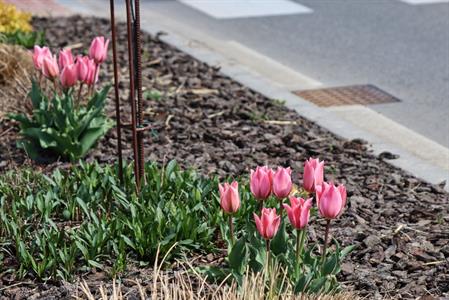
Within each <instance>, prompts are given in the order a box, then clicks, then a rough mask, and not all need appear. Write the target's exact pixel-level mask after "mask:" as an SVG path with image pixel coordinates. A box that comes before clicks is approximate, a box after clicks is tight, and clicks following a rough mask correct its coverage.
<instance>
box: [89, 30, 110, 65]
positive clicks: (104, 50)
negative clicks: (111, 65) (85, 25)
mask: <svg viewBox="0 0 449 300" xmlns="http://www.w3.org/2000/svg"><path fill="white" fill-rule="evenodd" d="M108 45H109V40H106V42H105V40H104V37H103V36H98V37H96V38H94V39H93V40H92V43H91V44H90V48H89V57H90V58H91V59H93V60H94V61H95V63H96V64H101V63H102V62H104V61H105V60H106V57H107V56H108Z"/></svg>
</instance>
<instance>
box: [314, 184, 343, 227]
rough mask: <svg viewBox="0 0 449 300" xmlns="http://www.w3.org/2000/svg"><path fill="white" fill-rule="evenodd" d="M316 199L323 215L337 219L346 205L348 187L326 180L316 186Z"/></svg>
mask: <svg viewBox="0 0 449 300" xmlns="http://www.w3.org/2000/svg"><path fill="white" fill-rule="evenodd" d="M316 201H317V205H318V210H319V212H320V214H321V216H323V217H324V218H326V219H328V220H330V219H335V218H336V217H338V215H339V214H340V213H341V212H342V210H343V208H344V206H345V205H346V188H345V186H344V185H339V186H338V187H336V186H335V185H334V184H332V183H331V184H329V183H327V182H324V183H323V184H322V185H320V186H317V187H316Z"/></svg>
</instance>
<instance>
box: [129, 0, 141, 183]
mask: <svg viewBox="0 0 449 300" xmlns="http://www.w3.org/2000/svg"><path fill="white" fill-rule="evenodd" d="M130 1H131V0H126V25H127V35H128V65H129V98H130V99H129V100H130V101H129V102H130V105H131V126H132V128H131V129H132V142H133V152H134V176H135V178H136V189H137V191H140V173H139V168H140V167H139V160H138V153H137V123H136V97H135V94H134V91H135V86H134V55H133V38H132V37H133V32H132V29H131V18H132V17H131V3H130Z"/></svg>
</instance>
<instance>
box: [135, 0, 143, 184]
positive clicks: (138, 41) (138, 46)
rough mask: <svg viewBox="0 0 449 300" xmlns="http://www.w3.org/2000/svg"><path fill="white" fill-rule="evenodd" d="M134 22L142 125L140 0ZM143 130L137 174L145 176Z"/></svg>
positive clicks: (137, 1)
mask: <svg viewBox="0 0 449 300" xmlns="http://www.w3.org/2000/svg"><path fill="white" fill-rule="evenodd" d="M134 9H135V20H134V21H135V22H134V34H135V36H134V38H135V44H134V46H135V50H136V51H135V54H136V57H135V58H136V60H135V61H136V70H135V71H136V73H135V74H136V81H137V82H136V88H137V125H138V126H139V127H143V126H144V124H143V99H142V54H141V33H140V0H134ZM143 135H144V131H139V132H137V148H138V160H139V176H140V178H145V174H144V173H145V157H144V145H143Z"/></svg>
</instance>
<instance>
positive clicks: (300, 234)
mask: <svg viewBox="0 0 449 300" xmlns="http://www.w3.org/2000/svg"><path fill="white" fill-rule="evenodd" d="M305 237H306V229H305V228H304V229H298V230H297V234H296V263H297V265H298V266H299V261H300V258H301V253H302V249H303V248H304V241H305Z"/></svg>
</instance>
